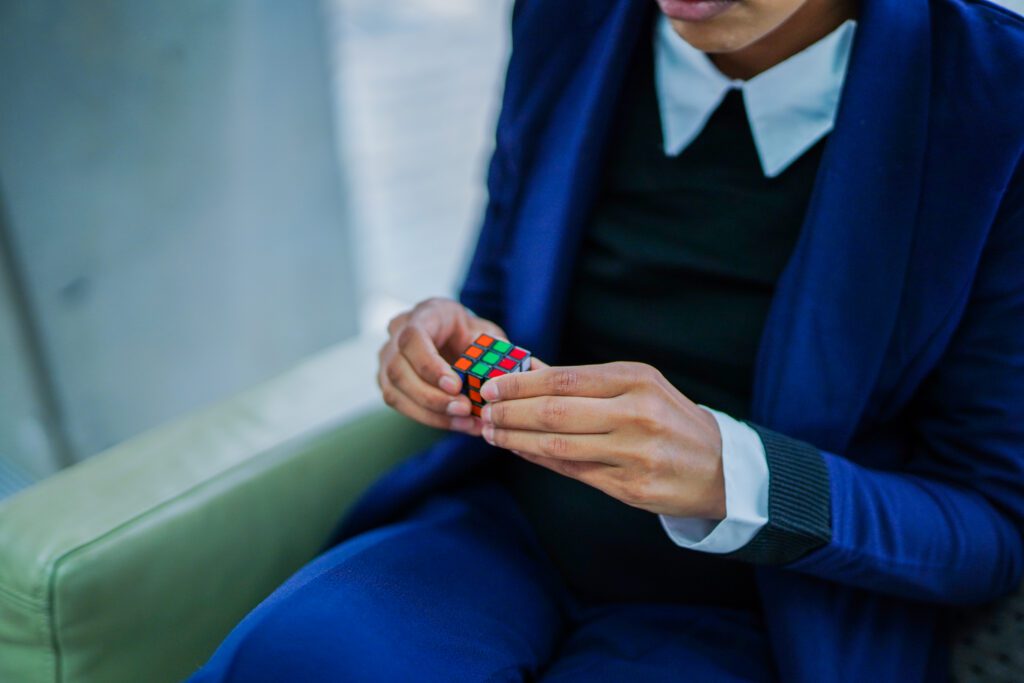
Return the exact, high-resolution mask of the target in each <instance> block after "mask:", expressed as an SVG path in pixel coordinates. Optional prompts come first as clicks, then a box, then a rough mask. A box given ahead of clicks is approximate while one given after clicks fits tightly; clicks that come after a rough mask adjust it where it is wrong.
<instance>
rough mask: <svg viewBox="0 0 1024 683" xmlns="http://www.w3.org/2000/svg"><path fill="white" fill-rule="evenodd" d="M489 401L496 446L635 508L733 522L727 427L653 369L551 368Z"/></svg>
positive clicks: (518, 377)
mask: <svg viewBox="0 0 1024 683" xmlns="http://www.w3.org/2000/svg"><path fill="white" fill-rule="evenodd" d="M481 393H482V395H483V397H484V399H485V400H487V401H488V404H487V405H486V406H485V407H484V409H483V414H482V420H483V424H484V427H483V436H484V438H485V439H486V440H487V441H488V442H489V443H491V444H493V445H495V446H499V447H501V448H507V449H509V450H511V451H513V452H514V453H516V454H517V455H519V456H520V457H522V458H524V459H526V460H529V461H530V462H533V463H536V464H538V465H542V466H544V467H547V468H548V469H551V470H554V471H555V472H558V473H559V474H563V475H565V476H569V477H572V478H574V479H578V480H580V481H582V482H584V483H586V484H589V485H591V486H594V487H595V488H598V489H600V490H602V491H604V492H605V493H607V494H608V495H610V496H613V497H614V498H617V499H618V500H621V501H622V502H624V503H627V504H629V505H632V506H634V507H638V508H642V509H644V510H648V511H650V512H654V513H658V514H665V515H673V516H679V517H700V518H705V519H724V518H725V513H726V510H725V479H724V475H723V472H722V437H721V434H720V432H719V429H718V423H717V422H716V420H715V418H714V416H713V415H712V414H711V413H710V412H708V411H707V410H704V409H703V408H701V407H700V406H698V405H696V404H695V403H693V402H692V401H690V400H689V399H688V398H686V397H685V396H684V395H683V394H681V393H680V392H679V391H677V390H676V389H675V387H673V386H672V385H671V384H669V382H668V380H666V379H665V378H664V377H663V376H662V375H661V373H660V372H658V371H657V370H655V369H654V368H652V367H651V366H649V365H644V364H642V363H608V364H605V365H586V366H580V367H554V368H542V369H539V370H537V371H535V372H528V373H517V374H511V375H504V376H502V377H497V378H495V379H492V380H489V381H488V382H487V383H486V384H484V388H483V390H482V392H481Z"/></svg>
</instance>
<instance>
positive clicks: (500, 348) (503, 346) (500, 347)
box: [491, 339, 512, 353]
mask: <svg viewBox="0 0 1024 683" xmlns="http://www.w3.org/2000/svg"><path fill="white" fill-rule="evenodd" d="M491 348H492V349H494V350H495V351H497V352H498V353H507V352H508V350H509V349H511V348H512V345H511V344H509V343H508V342H507V341H501V340H500V339H498V340H497V341H495V342H494V343H493V344H491Z"/></svg>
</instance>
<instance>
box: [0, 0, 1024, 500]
mask: <svg viewBox="0 0 1024 683" xmlns="http://www.w3.org/2000/svg"><path fill="white" fill-rule="evenodd" d="M1003 3H1004V4H1006V5H1008V6H1011V7H1014V8H1015V9H1018V10H1024V0H1003ZM510 9H511V0H403V2H400V3H381V2H375V1H373V0H301V1H300V0H290V1H288V2H283V1H277V2H274V1H271V0H250V1H246V2H229V1H227V0H176V1H175V2H162V3H155V2H136V1H134V0H92V1H90V2H72V1H71V0H0V498H2V497H4V496H6V495H9V494H10V493H12V492H14V491H16V490H18V489H20V488H23V487H25V486H27V485H29V484H30V483H31V482H33V481H36V480H39V479H42V478H44V477H46V476H48V475H50V474H52V473H54V472H56V471H57V470H59V469H61V468H63V467H66V466H68V465H70V464H73V463H75V462H78V461H81V460H83V459H86V458H88V457H90V456H91V455H93V454H95V453H97V452H99V451H101V450H103V449H105V448H107V447H109V446H111V445H113V444H116V443H118V442H120V441H122V440H124V439H126V438H128V437H130V436H132V435H134V434H138V433H140V432H142V431H144V430H147V429H149V428H151V427H154V426H156V425H159V424H161V423H164V422H166V421H168V420H170V419H172V418H174V417H176V416H179V415H182V414H184V413H186V412H188V411H191V410H194V409H196V408H198V407H200V406H203V405H206V404H209V403H211V402H214V401H217V400H219V399H222V398H225V397H227V396H229V395H231V394H233V393H236V392H238V391H240V390H243V389H245V388H247V387H250V386H253V385H255V384H257V383H259V382H261V381H263V380H265V379H267V378H269V377H272V376H274V375H276V374H278V373H280V372H282V371H284V370H285V369H287V368H289V367H291V366H293V365H295V364H296V363H298V362H300V361H301V360H302V359H304V358H307V357H309V356H310V355H312V354H316V353H318V352H320V351H322V350H323V349H326V348H329V347H332V346H335V345H337V344H341V343H346V342H348V341H351V340H354V339H360V338H362V337H373V336H374V335H379V334H380V333H381V330H382V329H383V326H384V324H385V322H386V321H387V319H388V318H389V317H390V316H391V315H393V314H394V313H395V312H396V311H398V310H400V309H402V308H404V307H406V306H407V305H408V304H410V303H412V302H414V301H417V300H419V299H422V298H424V297H427V296H431V295H451V294H452V293H453V292H454V291H455V288H456V285H457V282H458V281H459V279H460V277H461V274H462V271H463V269H464V267H465V263H466V260H467V256H468V253H469V249H470V247H471V242H472V239H473V236H474V234H475V230H476V227H477V222H478V217H479V215H480V213H481V209H482V204H483V201H484V194H483V178H484V171H485V164H486V160H487V156H488V154H489V152H490V148H491V139H492V128H493V125H494V120H495V117H496V114H497V107H498V99H499V95H500V90H501V79H502V72H503V68H504V63H505V60H506V59H507V56H508V17H509V13H510ZM324 381H331V378H324ZM364 389H365V387H364ZM364 389H360V390H364Z"/></svg>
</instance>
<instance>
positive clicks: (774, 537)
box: [727, 422, 832, 565]
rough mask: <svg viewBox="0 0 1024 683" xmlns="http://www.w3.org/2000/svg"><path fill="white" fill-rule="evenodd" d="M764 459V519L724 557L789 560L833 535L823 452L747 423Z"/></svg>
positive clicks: (760, 561)
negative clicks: (743, 542) (754, 532)
mask: <svg viewBox="0 0 1024 683" xmlns="http://www.w3.org/2000/svg"><path fill="white" fill-rule="evenodd" d="M746 424H748V425H750V426H751V427H752V428H753V429H754V431H756V432H757V434H758V436H760V437H761V442H762V443H763V444H764V451H765V457H766V459H767V461H768V523H767V524H766V525H765V526H763V527H762V528H761V530H760V531H759V532H758V533H757V535H756V536H754V538H753V539H752V540H751V541H750V543H748V544H747V545H745V546H743V547H742V548H740V549H739V550H737V551H735V552H733V553H729V554H728V555H727V557H732V558H735V559H738V560H745V561H747V562H753V563H755V564H772V565H778V564H787V563H789V562H793V561H795V560H797V559H799V558H801V557H803V556H804V555H806V554H807V553H809V552H811V551H812V550H815V549H817V548H820V547H821V546H823V545H825V544H826V543H828V542H829V541H830V540H831V539H832V514H831V504H832V500H831V498H832V496H831V493H830V491H829V481H828V469H827V468H826V466H825V460H824V458H822V456H821V452H820V451H819V450H818V449H817V448H815V447H814V446H812V445H811V444H809V443H806V442H804V441H800V440H799V439H793V438H791V437H788V436H785V435H784V434H779V433H778V432H774V431H772V430H770V429H766V428H765V427H761V426H758V425H756V424H753V423H750V422H747V423H746Z"/></svg>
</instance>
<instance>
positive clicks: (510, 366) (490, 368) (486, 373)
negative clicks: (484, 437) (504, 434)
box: [452, 334, 530, 417]
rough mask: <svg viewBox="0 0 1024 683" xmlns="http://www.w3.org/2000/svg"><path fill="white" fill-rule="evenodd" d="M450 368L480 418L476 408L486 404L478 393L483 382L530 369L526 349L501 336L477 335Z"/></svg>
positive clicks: (528, 355)
mask: <svg viewBox="0 0 1024 683" xmlns="http://www.w3.org/2000/svg"><path fill="white" fill-rule="evenodd" d="M452 369H453V370H455V372H457V373H458V374H459V377H461V378H462V393H463V394H465V395H466V396H468V397H469V400H470V401H471V402H472V403H473V407H472V409H471V410H472V411H473V414H474V415H476V416H477V417H480V408H482V407H483V405H484V403H486V401H484V399H483V397H482V396H481V395H480V388H481V387H483V385H484V382H486V381H487V380H489V379H491V378H492V377H500V376H501V375H507V374H509V373H513V372H526V371H527V370H529V369H530V352H529V351H527V350H526V349H523V348H520V347H518V346H516V345H514V344H510V343H509V342H507V341H505V340H504V339H495V338H494V337H492V336H490V335H487V334H481V335H480V336H479V337H477V338H476V341H474V342H473V343H472V344H471V345H470V346H469V348H468V349H466V350H465V351H463V353H462V355H461V356H459V358H458V360H456V361H455V362H454V363H452Z"/></svg>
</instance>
